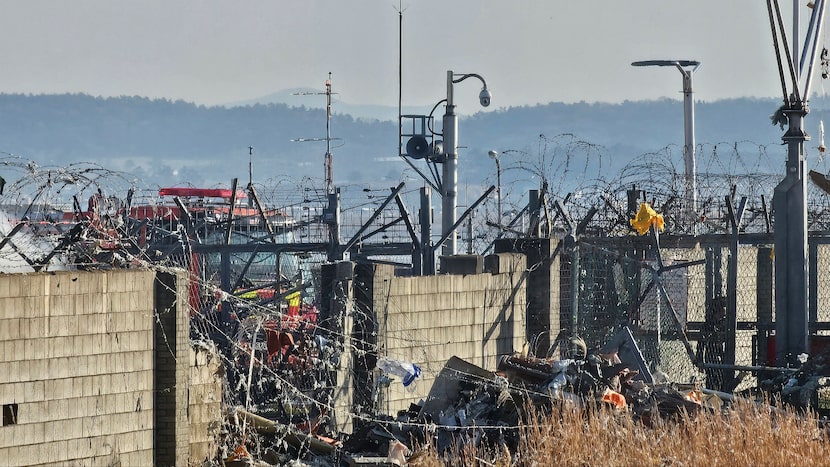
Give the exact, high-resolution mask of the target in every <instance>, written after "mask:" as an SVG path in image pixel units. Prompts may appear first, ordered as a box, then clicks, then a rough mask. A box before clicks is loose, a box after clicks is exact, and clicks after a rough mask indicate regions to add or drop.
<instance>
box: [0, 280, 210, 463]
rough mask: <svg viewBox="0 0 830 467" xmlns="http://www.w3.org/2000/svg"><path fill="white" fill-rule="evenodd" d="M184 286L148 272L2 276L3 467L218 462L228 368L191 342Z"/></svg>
mask: <svg viewBox="0 0 830 467" xmlns="http://www.w3.org/2000/svg"><path fill="white" fill-rule="evenodd" d="M186 283H187V282H186V274H185V273H176V274H170V273H159V274H157V273H156V272H154V271H148V270H114V271H94V272H81V271H68V272H59V273H42V274H18V275H0V405H2V408H3V415H5V416H4V417H2V419H0V422H1V423H0V464H3V465H29V466H34V465H107V466H109V465H124V466H128V465H187V463H188V460H189V457H190V456H195V459H196V462H198V461H199V460H201V459H204V458H206V457H205V456H210V455H212V451H211V449H212V447H211V446H210V445H209V437H210V434H211V433H212V431H211V429H214V428H216V427H217V426H218V425H217V423H218V422H217V421H218V420H221V413H220V411H221V408H220V403H221V383H220V382H218V381H217V380H216V376H217V375H216V373H217V370H218V364H219V363H218V359H214V360H211V359H209V358H208V357H207V355H206V354H205V353H204V352H195V351H193V350H192V349H191V347H190V345H189V315H188V311H189V310H188V306H187V300H186V297H187V293H186ZM177 297H185V299H184V300H178V299H177ZM191 379H192V381H191ZM188 392H189V393H190V394H189V400H188ZM188 403H189V404H190V408H189V409H188ZM188 416H189V421H190V423H188Z"/></svg>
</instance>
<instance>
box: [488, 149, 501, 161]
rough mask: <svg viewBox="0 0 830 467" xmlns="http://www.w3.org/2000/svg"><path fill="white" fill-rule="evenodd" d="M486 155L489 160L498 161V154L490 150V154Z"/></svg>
mask: <svg viewBox="0 0 830 467" xmlns="http://www.w3.org/2000/svg"><path fill="white" fill-rule="evenodd" d="M487 155H488V156H490V158H491V159H498V158H499V152H498V151H493V150H490V152H488V153H487Z"/></svg>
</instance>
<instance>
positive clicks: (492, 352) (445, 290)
mask: <svg viewBox="0 0 830 467" xmlns="http://www.w3.org/2000/svg"><path fill="white" fill-rule="evenodd" d="M499 269H500V271H499V273H497V274H490V273H484V274H470V275H437V276H424V277H396V276H395V274H394V268H393V267H391V266H386V265H377V266H374V277H373V278H372V279H371V280H372V290H373V294H372V299H371V300H372V310H373V315H374V318H375V319H376V320H377V321H376V322H377V344H378V349H379V350H378V354H379V355H385V356H387V357H389V358H392V359H396V360H401V361H405V362H411V363H415V364H417V365H418V366H420V367H421V369H422V370H423V373H422V375H421V377H420V378H418V379H417V380H416V381H415V383H413V384H412V385H411V386H410V387H408V388H404V387H403V385H402V384H401V382H400V379H399V378H396V380H395V381H393V382H392V383H391V384H390V385H389V386H388V387H386V388H380V393H381V394H379V396H380V397H379V400H380V401H381V407H380V409H381V410H384V411H386V413H395V412H396V411H397V410H401V409H405V408H408V407H409V404H410V403H415V402H418V401H419V400H420V399H424V398H426V396H427V395H428V393H429V390H430V388H431V387H432V382H433V381H434V379H435V377H436V376H437V374H438V372H440V371H441V369H442V368H443V366H444V364H445V363H446V362H447V360H449V359H450V357H453V356H457V357H459V358H461V359H464V360H466V361H469V362H470V363H473V364H476V365H479V366H481V367H484V368H487V369H495V368H496V365H497V364H498V359H499V357H500V356H501V355H505V354H510V353H512V352H513V351H519V350H521V348H522V346H523V345H524V343H525V342H526V334H525V327H526V317H525V309H526V307H527V301H526V296H527V270H526V269H527V268H526V261H525V257H524V255H521V254H503V255H502V259H501V261H500V266H499ZM358 280H362V278H359V279H358ZM358 286H359V285H358Z"/></svg>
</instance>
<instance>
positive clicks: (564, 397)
mask: <svg viewBox="0 0 830 467" xmlns="http://www.w3.org/2000/svg"><path fill="white" fill-rule="evenodd" d="M571 344H572V345H571V346H570V348H569V349H568V351H566V356H565V358H561V359H556V358H538V357H532V356H527V355H523V354H521V353H519V354H514V355H506V356H503V357H502V358H501V359H500V361H499V363H498V368H497V369H496V371H490V370H486V369H484V368H481V367H479V366H476V365H474V364H471V363H469V362H467V361H465V360H463V359H460V358H458V357H452V358H451V359H450V360H449V361H447V362H446V364H445V366H444V367H443V369H442V370H441V371H440V372H439V374H438V375H437V377H436V379H435V381H434V383H433V385H432V387H431V389H430V391H429V394H428V396H427V398H426V399H425V400H423V401H421V402H420V403H419V404H412V405H411V406H410V407H409V408H408V409H407V410H402V411H400V412H399V413H397V414H396V416H394V417H393V416H389V415H385V414H375V415H374V416H372V417H366V418H365V419H363V418H361V419H359V420H357V421H356V423H355V428H354V433H353V434H351V435H347V436H342V437H341V436H338V435H337V434H336V433H332V432H330V431H328V427H327V426H326V425H325V424H324V423H319V417H320V413H319V411H318V412H316V413H315V412H314V411H313V410H312V409H307V410H306V411H301V412H302V414H303V415H304V417H307V418H308V419H309V420H311V419H314V417H317V419H315V420H318V423H311V422H307V423H296V422H298V420H296V419H294V420H289V419H286V418H285V417H282V418H279V417H276V418H275V417H273V416H269V415H268V413H267V410H266V411H263V413H253V409H252V410H251V411H249V410H243V409H241V408H236V409H235V410H234V411H233V413H232V414H230V416H229V419H230V420H231V421H232V425H234V426H236V427H237V428H238V430H239V432H238V433H237V434H238V436H241V437H242V442H241V443H240V445H239V446H240V448H239V449H237V450H235V451H234V452H231V453H225V454H229V455H227V457H225V464H226V465H253V464H254V461H252V460H251V458H252V457H256V458H257V459H259V460H258V461H257V462H260V464H259V465H285V464H287V463H288V462H289V461H293V462H294V464H293V465H306V464H303V463H302V462H303V461H301V460H300V459H302V460H304V461H306V462H309V463H311V464H312V465H350V466H357V465H404V464H406V463H407V461H408V458H407V455H409V456H410V457H409V461H411V460H412V456H415V457H417V455H418V454H417V453H415V454H413V452H412V449H410V448H416V447H418V446H425V445H432V446H434V447H435V448H436V449H437V451H438V452H439V453H446V452H447V450H448V449H452V448H453V447H455V446H459V445H470V444H472V445H475V446H485V447H495V448H506V449H508V450H510V451H511V452H515V450H516V449H517V448H518V447H519V436H520V426H521V424H522V422H523V421H524V420H526V419H527V416H528V415H529V411H530V410H535V411H537V413H545V412H548V411H550V410H551V409H552V408H553V407H554V406H556V405H560V406H561V405H567V406H569V407H574V408H579V409H591V408H592V407H599V406H608V407H609V408H610V409H611V410H616V411H621V412H623V411H624V412H627V413H630V414H631V416H632V418H633V419H634V420H637V421H640V422H641V423H643V424H644V425H646V426H652V423H653V422H654V421H655V420H657V419H658V418H659V419H665V418H670V417H673V416H676V415H678V414H680V413H688V414H694V413H696V412H698V411H714V410H718V409H720V408H721V407H723V406H724V405H725V404H729V403H730V402H732V401H734V396H733V395H732V394H727V393H722V392H718V391H713V390H709V389H706V388H703V387H699V386H695V385H690V384H685V385H684V384H677V383H669V382H663V381H658V382H655V381H654V376H653V375H652V374H651V372H650V371H649V369H648V366H647V365H646V363H645V361H644V360H643V358H642V355H641V354H640V351H639V349H638V348H637V345H636V342H635V341H634V339H633V337H632V335H631V333H630V332H629V331H628V330H627V329H624V330H623V332H621V333H620V335H618V337H617V338H616V339H614V340H613V341H612V343H611V344H610V345H609V346H606V347H605V348H603V349H602V350H600V351H599V352H598V353H596V354H594V353H588V352H586V346H585V345H584V343H582V342H580V340H572V342H571ZM378 361H380V362H386V363H385V364H383V365H380V366H382V367H383V368H384V369H381V368H376V369H375V376H376V377H381V376H385V377H390V376H393V377H397V378H400V379H401V383H406V382H411V380H412V379H414V378H417V377H418V375H419V371H420V370H419V369H418V368H417V366H416V365H409V366H407V365H406V364H405V362H397V363H399V364H400V365H398V366H397V367H396V366H394V365H390V361H389V359H384V358H383V357H382V358H380V359H379V360H378ZM391 362H392V363H394V361H391ZM401 368H404V369H408V370H409V372H408V373H405V372H401V371H400V369H401ZM390 369H391V370H390ZM390 371H391V373H389V372H390ZM309 400H311V398H309ZM312 405H313V404H312ZM260 409H261V407H260ZM257 410H259V409H257ZM251 432H255V433H256V436H255V437H254V436H252V435H246V434H245V433H251ZM254 438H256V439H254ZM246 445H247V446H248V447H247V448H246ZM252 446H255V447H256V450H255V455H254V456H251V454H250V453H249V451H251V452H253V451H252V450H251V449H250V448H251V447H252Z"/></svg>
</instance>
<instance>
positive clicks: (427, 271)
mask: <svg viewBox="0 0 830 467" xmlns="http://www.w3.org/2000/svg"><path fill="white" fill-rule="evenodd" d="M418 221H419V222H420V224H421V255H422V258H421V271H422V274H423V275H425V276H431V275H433V274H435V257H434V256H433V251H432V192H431V190H430V188H429V187H428V186H425V187H423V188H421V211H420V215H419V216H418Z"/></svg>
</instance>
